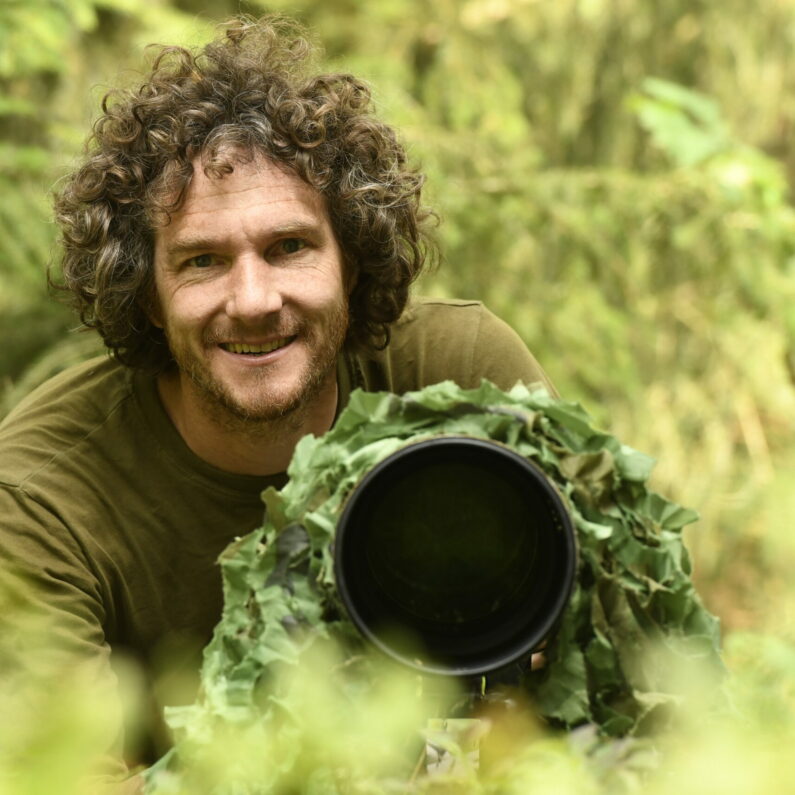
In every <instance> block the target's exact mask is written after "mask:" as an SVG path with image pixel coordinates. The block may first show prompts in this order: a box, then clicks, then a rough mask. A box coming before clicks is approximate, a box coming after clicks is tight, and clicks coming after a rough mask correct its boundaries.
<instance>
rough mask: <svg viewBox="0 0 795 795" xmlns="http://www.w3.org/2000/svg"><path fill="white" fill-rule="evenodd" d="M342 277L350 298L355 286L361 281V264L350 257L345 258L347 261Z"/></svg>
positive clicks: (346, 292)
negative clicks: (352, 260)
mask: <svg viewBox="0 0 795 795" xmlns="http://www.w3.org/2000/svg"><path fill="white" fill-rule="evenodd" d="M342 277H343V279H344V282H345V294H346V295H347V296H348V298H350V297H351V295H352V293H353V291H354V288H355V287H356V285H357V284H358V283H359V265H358V263H355V262H351V261H350V260H348V258H347V257H346V258H345V262H344V264H343V272H342Z"/></svg>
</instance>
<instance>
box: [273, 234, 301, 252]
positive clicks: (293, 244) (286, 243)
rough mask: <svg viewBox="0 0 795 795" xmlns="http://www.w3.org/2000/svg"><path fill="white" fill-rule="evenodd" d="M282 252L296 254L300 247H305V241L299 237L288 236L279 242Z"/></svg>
mask: <svg viewBox="0 0 795 795" xmlns="http://www.w3.org/2000/svg"><path fill="white" fill-rule="evenodd" d="M279 246H280V248H281V250H282V253H284V254H297V253H298V252H299V251H301V249H303V248H306V241H305V240H301V238H300V237H288V238H285V239H284V240H282V241H281V243H279Z"/></svg>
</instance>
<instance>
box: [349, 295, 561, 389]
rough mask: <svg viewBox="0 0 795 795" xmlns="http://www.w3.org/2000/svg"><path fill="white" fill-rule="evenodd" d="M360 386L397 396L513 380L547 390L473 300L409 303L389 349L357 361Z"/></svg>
mask: <svg viewBox="0 0 795 795" xmlns="http://www.w3.org/2000/svg"><path fill="white" fill-rule="evenodd" d="M362 373H363V382H364V383H363V386H364V387H365V389H368V390H383V389H385V390H389V391H393V392H397V393H403V392H408V391H412V390H415V389H421V388H422V387H424V386H427V385H429V384H435V383H438V382H439V381H445V380H450V381H454V382H455V383H457V384H458V385H459V386H461V387H463V388H472V387H476V386H478V385H479V384H480V381H481V379H483V378H486V379H488V380H490V381H493V382H494V383H495V384H497V385H498V386H499V387H501V388H503V389H508V388H510V387H511V386H513V385H514V384H515V383H516V382H517V381H524V382H526V383H532V382H541V383H543V384H544V385H545V386H548V388H550V389H551V385H550V384H549V382H548V379H547V378H546V376H545V375H544V372H543V370H542V369H541V367H540V366H539V365H538V362H536V360H535V359H534V358H533V356H532V354H531V353H530V352H529V351H528V350H527V347H526V345H525V344H524V342H523V341H522V339H521V338H520V337H519V335H518V334H517V333H516V332H515V331H514V330H513V329H512V328H511V327H510V326H509V325H508V324H507V323H505V322H504V321H503V320H501V319H500V318H498V317H497V316H496V315H494V314H493V313H492V312H491V311H489V310H488V309H487V308H486V307H485V306H484V305H483V303H481V302H480V301H477V300H465V299H450V298H414V299H413V300H412V301H411V303H410V304H409V305H408V307H407V308H406V310H405V311H404V313H403V315H402V316H401V317H400V319H399V320H398V321H397V322H396V323H395V324H394V325H393V326H392V328H391V338H390V342H389V345H388V346H387V347H386V348H385V349H384V350H383V351H380V352H377V353H375V354H371V355H370V356H367V357H364V358H363V360H362Z"/></svg>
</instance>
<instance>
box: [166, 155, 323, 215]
mask: <svg viewBox="0 0 795 795" xmlns="http://www.w3.org/2000/svg"><path fill="white" fill-rule="evenodd" d="M191 165H192V166H193V175H192V177H191V179H190V181H189V183H188V185H187V187H186V188H185V191H184V194H183V196H182V200H181V201H180V204H179V206H178V207H177V208H176V209H175V210H173V211H171V212H169V213H168V215H166V214H161V215H160V217H159V218H158V219H157V221H158V222H156V224H155V226H156V228H157V227H160V228H162V227H164V226H168V225H171V224H173V223H175V222H179V221H182V220H184V221H188V220H189V217H190V216H191V215H201V214H204V213H207V212H223V211H225V210H226V211H229V210H239V211H243V210H246V209H249V208H251V207H257V208H261V209H262V210H264V211H267V210H268V209H270V210H271V211H272V212H276V211H279V212H280V213H299V214H301V215H303V216H305V217H304V223H306V222H307V221H308V220H309V218H308V216H318V217H320V218H326V217H327V207H326V201H325V198H324V197H323V195H322V194H321V193H320V192H319V191H317V190H316V189H315V188H313V187H312V186H311V185H309V184H308V183H307V182H305V181H304V180H303V179H301V177H299V176H298V175H297V174H296V173H295V172H293V171H291V170H290V169H289V168H288V167H287V166H284V165H281V164H279V163H275V162H274V161H273V160H270V159H269V158H267V157H265V156H264V155H261V154H252V155H241V154H239V153H234V154H229V155H227V156H226V157H225V158H224V160H223V167H220V166H219V162H218V160H217V159H215V158H214V159H213V162H212V163H211V164H209V166H208V163H207V161H206V159H205V158H204V157H203V156H200V155H198V156H196V157H194V158H193V160H192V161H191Z"/></svg>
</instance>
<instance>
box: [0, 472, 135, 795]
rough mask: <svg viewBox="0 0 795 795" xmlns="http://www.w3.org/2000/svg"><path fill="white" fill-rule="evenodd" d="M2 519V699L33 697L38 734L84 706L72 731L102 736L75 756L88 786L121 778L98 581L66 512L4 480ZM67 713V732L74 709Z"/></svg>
mask: <svg viewBox="0 0 795 795" xmlns="http://www.w3.org/2000/svg"><path fill="white" fill-rule="evenodd" d="M0 517H2V518H0V560H2V566H1V567H0V605H2V607H3V609H2V618H0V625H1V626H2V632H0V659H2V661H3V680H2V682H1V683H0V694H2V695H0V698H2V699H3V701H5V702H6V703H4V704H3V706H4V708H5V709H9V708H13V705H14V704H15V703H20V704H22V705H25V704H28V703H32V704H35V705H36V710H35V717H34V718H33V720H34V721H36V720H40V721H41V731H40V732H39V730H38V728H37V726H36V725H35V723H34V724H28V726H29V730H30V732H31V735H32V737H34V738H35V737H36V736H47V729H48V723H49V722H50V721H51V720H52V719H53V713H57V711H58V710H61V712H62V713H63V711H64V710H76V709H78V707H77V706H76V705H78V704H79V705H80V706H79V709H80V711H81V713H82V714H80V715H78V714H75V716H74V728H75V731H85V732H86V735H87V737H93V738H96V748H88V749H84V751H85V752H86V754H87V756H86V758H84V759H79V760H78V759H76V760H74V761H76V762H78V763H79V764H80V766H81V768H82V770H83V772H84V774H85V781H86V786H88V785H89V783H90V784H91V785H93V784H96V785H97V786H98V787H99V786H100V785H101V784H102V785H104V784H105V783H110V782H112V781H116V780H120V779H123V778H124V777H125V776H126V775H127V774H128V770H127V767H126V765H125V764H124V762H123V761H122V757H121V745H122V725H123V719H122V707H121V699H120V697H119V692H118V680H117V677H116V675H115V673H114V671H113V669H112V667H111V664H110V647H109V645H108V644H107V642H106V641H105V638H104V633H103V630H102V623H101V610H102V607H101V604H99V603H98V601H97V598H96V591H95V589H96V583H95V582H92V577H91V574H90V571H89V569H88V567H87V566H85V564H84V562H83V561H82V554H81V551H80V549H79V547H78V546H77V545H76V544H75V542H74V541H73V539H72V538H71V536H70V534H69V533H68V530H67V529H66V528H65V527H64V526H63V525H62V524H61V522H60V521H59V519H58V518H57V517H56V516H54V515H53V514H52V513H51V512H50V511H48V510H47V509H45V508H44V507H43V506H41V505H40V504H38V503H37V502H36V501H35V500H33V499H31V498H30V497H29V496H28V495H27V494H25V492H24V491H23V490H22V489H21V488H19V487H15V486H8V485H3V486H0ZM78 694H79V695H78ZM67 696H68V698H67ZM62 717H63V720H64V731H66V732H68V731H69V730H70V719H71V715H63V716H62ZM26 720H30V717H29V716H27V717H26ZM59 739H63V741H64V742H65V743H67V742H68V739H69V738H66V737H63V738H60V737H58V736H56V737H55V739H54V742H58V741H59ZM48 740H49V742H53V740H52V739H50V738H48ZM77 747H78V748H79V747H80V745H79V744H77ZM52 750H53V752H58V750H59V749H57V748H53V749H52ZM41 762H42V763H46V762H45V760H41ZM125 786H130V785H127V784H125ZM121 791H122V792H124V791H129V792H135V790H134V789H131V790H121Z"/></svg>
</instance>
